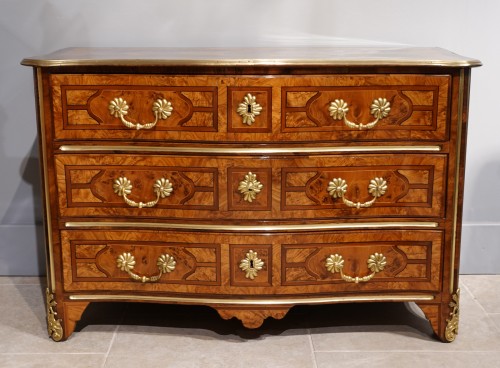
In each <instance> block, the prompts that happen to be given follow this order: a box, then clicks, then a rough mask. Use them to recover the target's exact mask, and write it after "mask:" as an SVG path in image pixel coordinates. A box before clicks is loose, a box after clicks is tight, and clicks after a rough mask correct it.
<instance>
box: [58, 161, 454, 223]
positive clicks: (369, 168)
mask: <svg viewBox="0 0 500 368" xmlns="http://www.w3.org/2000/svg"><path fill="white" fill-rule="evenodd" d="M56 171H57V180H58V193H59V209H60V213H61V216H63V217H89V216H92V217H107V216H110V217H113V218H116V217H122V216H124V217H162V218H198V219H206V218H210V219H220V220H223V219H242V220H244V219H249V220H250V219H251V220H259V219H261V220H268V219H304V218H310V219H314V218H362V217H379V216H392V217H419V216H420V217H442V216H444V211H445V206H444V203H445V202H444V193H445V185H446V181H445V178H446V156H445V155H430V154H429V155H423V154H414V155H410V154H406V155H364V156H347V157H346V156H341V155H325V156H311V157H292V156H288V157H269V156H268V157H266V158H255V157H244V156H237V157H212V156H207V157H198V156H186V157H177V156H154V155H151V156H131V155H108V156H102V155H57V157H56ZM167 187H170V189H168V188H167ZM167 189H168V190H167ZM160 194H161V195H160Z"/></svg>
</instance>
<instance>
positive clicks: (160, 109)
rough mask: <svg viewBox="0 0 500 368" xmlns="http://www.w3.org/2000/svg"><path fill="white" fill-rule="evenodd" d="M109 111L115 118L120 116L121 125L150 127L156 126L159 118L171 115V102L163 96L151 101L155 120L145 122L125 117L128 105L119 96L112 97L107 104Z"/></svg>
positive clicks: (136, 127)
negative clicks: (135, 121) (133, 121)
mask: <svg viewBox="0 0 500 368" xmlns="http://www.w3.org/2000/svg"><path fill="white" fill-rule="evenodd" d="M108 109H109V113H110V114H111V115H112V116H114V117H115V118H120V120H121V122H122V124H123V125H125V126H126V127H127V128H131V129H137V130H140V129H151V128H153V127H154V126H156V123H158V121H159V120H165V119H167V118H168V117H169V116H170V115H172V111H173V107H172V103H171V102H169V101H167V100H166V99H164V98H159V99H157V100H156V101H155V102H154V103H153V108H152V110H153V113H154V115H155V121H153V122H151V123H146V124H140V123H132V122H130V121H128V120H126V119H125V116H126V115H127V114H128V111H129V106H128V104H127V101H125V100H124V99H123V98H121V97H117V98H115V99H113V100H112V101H111V102H110V103H109V105H108Z"/></svg>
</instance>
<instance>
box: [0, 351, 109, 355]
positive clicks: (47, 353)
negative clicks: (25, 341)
mask: <svg viewBox="0 0 500 368" xmlns="http://www.w3.org/2000/svg"><path fill="white" fill-rule="evenodd" d="M104 354H105V353H99V352H95V353H93V352H68V353H66V352H54V351H52V352H46V353H0V356H5V355H103V356H104Z"/></svg>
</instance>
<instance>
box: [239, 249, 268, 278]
mask: <svg viewBox="0 0 500 368" xmlns="http://www.w3.org/2000/svg"><path fill="white" fill-rule="evenodd" d="M239 267H240V268H241V270H242V271H243V272H245V277H246V278H247V279H250V280H253V279H254V278H255V277H256V276H257V274H258V273H259V271H260V270H262V268H263V267H264V261H263V260H261V259H260V258H258V256H257V252H254V251H253V250H250V251H249V252H248V253H247V254H246V257H245V258H243V259H242V260H241V261H240V266H239Z"/></svg>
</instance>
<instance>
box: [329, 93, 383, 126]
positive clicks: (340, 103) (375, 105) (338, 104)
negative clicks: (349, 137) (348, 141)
mask: <svg viewBox="0 0 500 368" xmlns="http://www.w3.org/2000/svg"><path fill="white" fill-rule="evenodd" d="M328 111H330V116H331V117H332V118H333V119H334V120H344V124H345V125H346V126H347V127H349V128H351V129H358V130H366V129H371V128H373V127H374V126H375V125H377V123H378V122H379V121H380V120H382V119H384V118H386V117H387V116H389V112H390V111H391V103H390V102H389V101H387V99H386V98H382V97H379V98H376V99H375V100H373V102H372V104H371V105H370V114H372V115H373V116H374V117H375V120H374V121H372V122H370V123H368V124H361V123H359V124H357V123H353V122H352V121H349V120H348V119H347V113H348V112H349V106H348V105H347V103H346V102H345V101H344V100H343V99H341V98H339V99H336V100H334V101H332V102H330V107H329V108H328Z"/></svg>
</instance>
